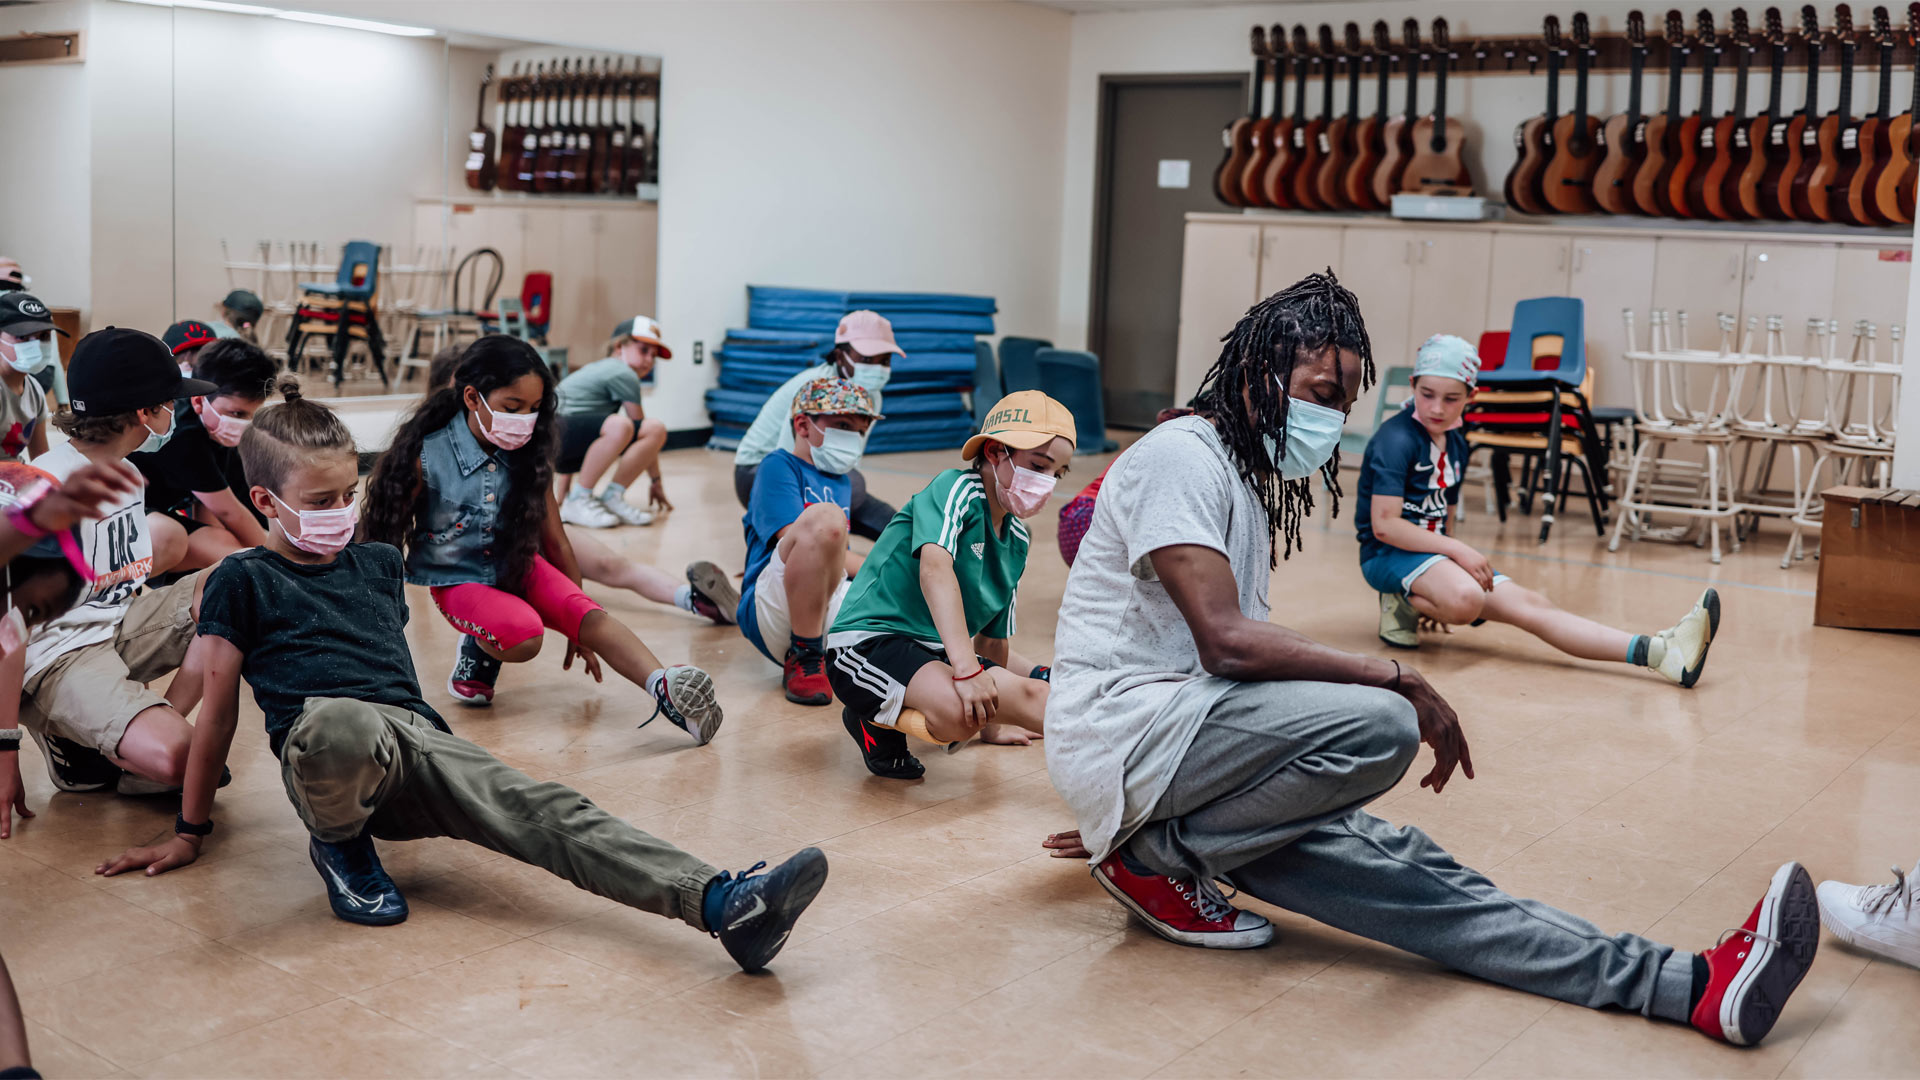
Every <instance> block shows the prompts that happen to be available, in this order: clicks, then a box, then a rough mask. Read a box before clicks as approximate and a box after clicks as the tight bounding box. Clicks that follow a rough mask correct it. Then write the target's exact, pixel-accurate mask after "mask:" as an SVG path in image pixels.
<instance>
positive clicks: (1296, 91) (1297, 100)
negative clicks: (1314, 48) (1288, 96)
mask: <svg viewBox="0 0 1920 1080" xmlns="http://www.w3.org/2000/svg"><path fill="white" fill-rule="evenodd" d="M1293 122H1294V124H1295V125H1296V126H1297V125H1300V124H1304V123H1306V122H1307V58H1306V57H1304V56H1303V57H1301V58H1300V59H1298V60H1296V61H1294V66H1293Z"/></svg>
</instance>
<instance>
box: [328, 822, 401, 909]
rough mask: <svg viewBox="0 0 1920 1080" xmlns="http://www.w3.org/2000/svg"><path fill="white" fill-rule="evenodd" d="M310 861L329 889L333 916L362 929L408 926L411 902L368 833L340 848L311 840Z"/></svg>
mask: <svg viewBox="0 0 1920 1080" xmlns="http://www.w3.org/2000/svg"><path fill="white" fill-rule="evenodd" d="M307 857H308V858H309V859H312V860H313V868H314V869H315V870H318V871H320V880H321V881H323V882H325V883H326V886H327V903H328V904H330V905H331V906H332V907H333V913H334V914H335V915H337V916H339V917H340V918H342V919H344V920H346V921H347V922H350V923H359V924H360V925H362V926H392V925H393V924H394V923H397V922H405V921H406V918H407V898H406V897H404V896H402V895H400V887H399V886H398V885H395V884H394V883H393V879H392V878H390V877H388V876H387V871H386V868H385V867H383V866H381V865H380V856H379V854H378V853H377V852H375V851H374V850H373V839H372V838H371V837H369V836H367V835H366V834H365V833H362V834H360V835H359V836H356V837H354V838H353V839H352V840H345V841H342V842H340V843H337V844H332V843H328V842H327V841H325V840H320V839H317V838H315V837H308V838H307Z"/></svg>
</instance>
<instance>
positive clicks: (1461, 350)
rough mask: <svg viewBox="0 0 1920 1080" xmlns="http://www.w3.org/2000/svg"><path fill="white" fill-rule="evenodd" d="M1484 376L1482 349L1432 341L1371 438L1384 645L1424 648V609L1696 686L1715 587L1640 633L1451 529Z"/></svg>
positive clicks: (1365, 512) (1368, 464) (1371, 503)
mask: <svg viewBox="0 0 1920 1080" xmlns="http://www.w3.org/2000/svg"><path fill="white" fill-rule="evenodd" d="M1479 374H1480V357H1479V356H1478V355H1477V354H1476V353H1475V352H1474V350H1473V346H1471V345H1469V344H1467V343H1466V342H1465V341H1463V340H1461V339H1460V338H1457V337H1454V336H1453V335H1451V334H1435V335H1434V336H1433V337H1431V338H1428V339H1427V341H1426V343H1425V344H1424V345H1422V346H1420V353H1419V356H1418V358H1417V359H1416V360H1415V361H1414V368H1413V380H1412V381H1413V400H1411V401H1409V402H1408V403H1407V405H1406V407H1404V408H1402V409H1401V410H1400V411H1399V412H1398V413H1395V414H1394V415H1393V416H1391V417H1389V418H1388V419H1387V420H1386V421H1385V422H1384V423H1382V424H1381V425H1380V430H1378V431H1376V432H1374V434H1373V439H1372V440H1371V441H1370V442H1368V443H1367V451H1366V456H1365V458H1364V459H1363V460H1362V461H1361V464H1360V494H1359V498H1358V500H1356V505H1355V507H1354V524H1355V526H1356V528H1357V530H1358V532H1359V534H1360V573H1361V574H1362V575H1363V576H1365V578H1366V579H1367V584H1369V585H1371V586H1373V588H1374V589H1375V590H1376V591H1377V592H1379V594H1380V640H1382V641H1384V642H1386V643H1387V644H1389V645H1392V646H1395V647H1396V648H1403V649H1414V648H1418V647H1419V645H1420V637H1419V621H1420V618H1421V617H1423V616H1424V617H1425V618H1427V619H1429V620H1432V621H1433V622H1435V623H1438V624H1440V625H1442V626H1447V625H1457V624H1461V623H1470V624H1473V625H1476V626H1477V625H1479V624H1480V623H1482V622H1487V621H1492V622H1503V623H1508V624H1511V625H1513V626H1517V627H1519V628H1520V629H1522V630H1525V631H1527V632H1528V633H1530V634H1532V635H1533V636H1535V637H1537V638H1539V639H1540V640H1542V641H1544V642H1546V643H1547V644H1549V645H1552V646H1553V647H1554V648H1556V649H1559V650H1560V651H1561V652H1564V653H1567V654H1568V655H1571V656H1578V657H1580V658H1582V659H1586V660H1615V661H1621V662H1624V663H1628V664H1634V665H1637V666H1641V667H1648V668H1652V669H1653V670H1655V671H1657V672H1659V673H1660V674H1661V675H1663V676H1665V677H1666V678H1667V679H1670V680H1671V681H1673V682H1676V683H1678V684H1680V685H1681V686H1686V687H1691V686H1692V685H1693V684H1694V683H1695V682H1696V681H1698V680H1699V678H1700V672H1701V670H1702V669H1703V668H1704V667H1705V666H1706V660H1707V649H1708V647H1709V646H1710V645H1711V644H1712V643H1713V636H1714V633H1715V631H1717V630H1718V629H1719V626H1720V598H1719V595H1718V594H1717V593H1715V592H1714V590H1712V589H1708V590H1707V591H1706V592H1704V593H1702V594H1701V596H1700V599H1699V601H1698V602H1697V603H1696V604H1695V605H1694V607H1693V609H1692V610H1691V611H1689V612H1688V613H1687V615H1686V617H1684V618H1682V619H1681V620H1680V621H1679V622H1678V623H1677V624H1675V625H1674V626H1673V627H1671V628H1669V629H1666V630H1662V631H1660V632H1659V633H1657V634H1629V633H1628V632H1626V631H1625V630H1616V629H1614V628H1613V627H1610V626H1603V625H1601V624H1599V623H1597V622H1594V621H1593V620H1592V619H1588V618H1585V617H1584V616H1580V615H1575V614H1573V613H1572V612H1569V611H1563V610H1561V609H1560V608H1558V607H1555V606H1554V604H1553V602H1552V601H1551V600H1548V599H1547V598H1546V597H1544V596H1542V595H1540V594H1539V593H1537V592H1534V591H1533V590H1531V589H1528V588H1526V587H1525V586H1523V585H1521V584H1519V583H1518V582H1516V581H1514V580H1513V579H1512V578H1509V577H1507V576H1506V575H1505V574H1502V573H1499V572H1497V571H1495V570H1494V568H1493V566H1492V564H1491V563H1489V562H1488V561H1487V557H1486V556H1485V555H1482V554H1480V552H1478V551H1475V550H1474V549H1473V548H1472V547H1470V546H1468V545H1467V544H1465V543H1463V542H1462V541H1460V540H1458V539H1456V538H1455V537H1453V536H1452V535H1450V534H1451V532H1452V525H1453V514H1454V509H1455V508H1456V507H1457V506H1458V505H1459V503H1460V488H1461V483H1462V479H1463V477H1462V474H1463V473H1464V471H1465V469H1466V461H1467V437H1466V435H1465V433H1464V432H1462V431H1461V430H1460V429H1461V427H1462V424H1463V421H1462V420H1461V414H1462V413H1464V412H1465V411H1466V407H1467V403H1468V401H1469V400H1470V399H1471V398H1472V397H1473V388H1474V383H1475V382H1476V381H1477V380H1478V378H1479Z"/></svg>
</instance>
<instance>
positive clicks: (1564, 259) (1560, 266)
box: [1554, 248, 1567, 270]
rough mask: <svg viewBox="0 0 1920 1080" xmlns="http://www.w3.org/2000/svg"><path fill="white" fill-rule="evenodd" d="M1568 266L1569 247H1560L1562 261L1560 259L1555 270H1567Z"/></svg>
mask: <svg viewBox="0 0 1920 1080" xmlns="http://www.w3.org/2000/svg"><path fill="white" fill-rule="evenodd" d="M1566 268H1567V249H1566V248H1561V249H1560V261H1559V263H1558V264H1557V265H1556V266H1555V267H1554V269H1555V270H1565V269H1566Z"/></svg>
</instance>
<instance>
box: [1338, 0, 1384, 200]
mask: <svg viewBox="0 0 1920 1080" xmlns="http://www.w3.org/2000/svg"><path fill="white" fill-rule="evenodd" d="M1367 55H1368V56H1369V57H1370V58H1371V59H1372V60H1373V74H1374V78H1375V80H1376V83H1377V87H1378V88H1377V90H1376V91H1375V93H1376V97H1375V99H1374V106H1373V115H1372V116H1369V117H1367V118H1366V119H1365V120H1362V121H1360V129H1359V130H1358V131H1356V132H1355V133H1354V136H1353V145H1354V157H1353V165H1352V167H1351V168H1349V169H1348V170H1347V175H1346V176H1345V177H1344V178H1343V179H1342V181H1341V183H1342V185H1343V187H1342V193H1343V194H1344V195H1345V196H1346V199H1347V202H1348V203H1349V204H1351V205H1352V206H1353V208H1354V209H1355V210H1385V209H1386V208H1387V204H1386V203H1385V202H1382V201H1381V200H1380V199H1378V198H1376V197H1375V196H1374V194H1373V175H1374V174H1375V173H1377V172H1379V171H1380V163H1381V162H1382V161H1385V160H1386V156H1387V119H1388V118H1387V90H1388V87H1389V85H1390V84H1391V82H1392V78H1393V64H1392V60H1393V31H1392V30H1390V29H1388V27H1387V20H1385V19H1376V20H1375V21H1374V24H1373V48H1372V49H1371V50H1370V51H1369V52H1368V53H1367Z"/></svg>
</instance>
